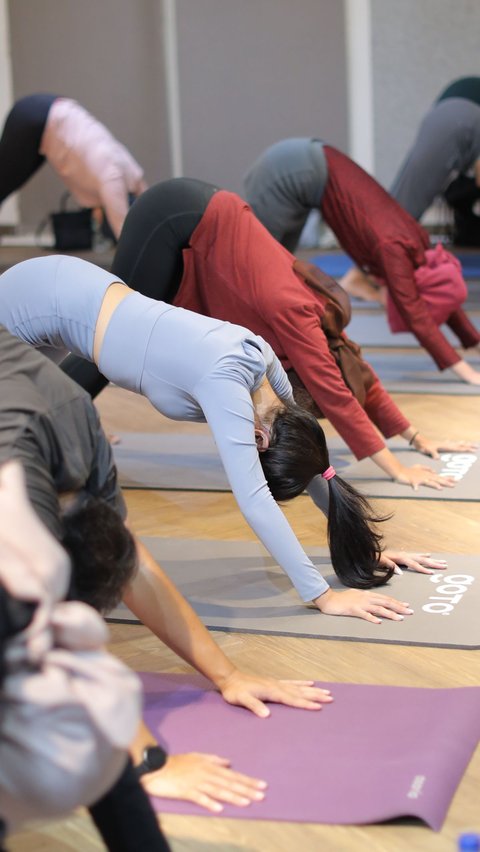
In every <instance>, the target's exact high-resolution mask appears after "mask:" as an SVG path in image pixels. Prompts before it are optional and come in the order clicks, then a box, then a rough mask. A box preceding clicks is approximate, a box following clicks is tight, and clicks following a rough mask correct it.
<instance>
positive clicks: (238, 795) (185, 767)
mask: <svg viewBox="0 0 480 852" xmlns="http://www.w3.org/2000/svg"><path fill="white" fill-rule="evenodd" d="M142 783H143V786H144V788H145V790H146V791H147V793H148V794H149V795H150V796H157V797H162V798H166V799H181V800H182V801H185V802H193V803H194V804H196V805H199V806H200V807H201V808H205V809H206V810H208V811H212V812H213V813H220V811H223V804H222V802H224V803H227V804H229V805H236V806H237V807H240V808H242V807H243V808H244V807H246V806H247V805H250V804H251V802H260V801H261V800H262V799H263V798H264V796H265V793H264V792H263V791H264V790H265V788H266V786H267V783H266V781H261V780H260V779H258V778H250V776H248V775H243V773H241V772H235V771H234V770H233V769H231V767H230V761H229V760H228V759H227V758H224V757H219V756H218V755H216V754H198V753H197V752H191V753H190V754H172V755H170V756H169V757H168V760H167V762H166V764H165V766H163V767H162V769H160V770H159V771H158V772H153V773H152V774H151V775H145V776H144V778H143V779H142Z"/></svg>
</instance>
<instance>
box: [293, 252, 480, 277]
mask: <svg viewBox="0 0 480 852" xmlns="http://www.w3.org/2000/svg"><path fill="white" fill-rule="evenodd" d="M453 253H454V254H455V255H456V257H458V259H459V261H460V263H461V264H462V272H463V277H464V278H466V279H471V278H474V279H475V278H480V253H478V252H472V253H470V252H456V251H455V252H453ZM310 263H314V264H315V265H316V266H318V267H319V268H320V269H322V270H323V272H326V273H327V275H332V276H333V278H340V277H341V276H342V275H345V273H346V272H348V270H349V269H351V267H352V266H353V261H352V259H351V258H350V257H349V256H348V255H347V254H344V252H328V253H327V252H326V253H325V254H317V255H315V257H312V258H310Z"/></svg>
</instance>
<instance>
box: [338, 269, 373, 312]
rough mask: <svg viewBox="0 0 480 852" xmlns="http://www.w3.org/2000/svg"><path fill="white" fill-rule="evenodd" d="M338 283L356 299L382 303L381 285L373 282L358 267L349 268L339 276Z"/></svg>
mask: <svg viewBox="0 0 480 852" xmlns="http://www.w3.org/2000/svg"><path fill="white" fill-rule="evenodd" d="M338 283H339V284H340V287H343V289H344V290H345V291H346V292H347V293H348V295H349V296H354V297H355V298H356V299H363V301H364V302H380V303H381V304H384V298H383V295H384V294H383V292H382V291H383V287H379V286H378V285H376V284H374V283H373V280H372V279H371V278H369V277H368V276H367V275H365V274H364V273H363V272H362V271H361V270H360V269H357V267H356V266H354V267H352V269H349V270H348V272H346V273H345V275H344V276H343V277H342V278H340V280H339V282H338Z"/></svg>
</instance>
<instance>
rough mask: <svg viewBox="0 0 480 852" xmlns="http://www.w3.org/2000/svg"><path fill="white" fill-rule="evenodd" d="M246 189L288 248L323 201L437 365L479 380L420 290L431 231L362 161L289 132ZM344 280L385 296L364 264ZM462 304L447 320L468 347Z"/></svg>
mask: <svg viewBox="0 0 480 852" xmlns="http://www.w3.org/2000/svg"><path fill="white" fill-rule="evenodd" d="M245 190H246V197H247V200H248V202H249V204H251V206H252V209H253V211H254V213H255V215H256V216H258V218H259V219H260V221H261V222H262V223H263V224H264V225H265V227H266V228H267V229H268V230H269V231H270V233H271V234H273V236H274V237H275V238H276V239H277V240H279V241H280V242H281V243H282V245H284V246H285V247H286V248H288V249H289V250H293V249H294V247H295V245H296V244H297V242H298V238H299V235H300V232H301V230H302V227H303V224H304V223H305V220H306V218H307V215H308V213H309V212H310V210H311V209H313V208H318V209H319V210H320V212H321V214H322V217H323V219H324V220H325V222H326V223H327V225H329V227H330V228H331V229H332V231H333V232H334V234H335V236H336V237H337V239H338V242H339V243H340V245H341V246H342V248H344V249H345V251H346V252H347V253H348V254H349V255H350V256H351V257H352V258H353V260H354V261H355V263H356V264H357V266H359V267H360V268H361V269H362V270H363V271H364V272H366V273H368V274H370V275H373V276H375V277H376V278H378V279H381V281H382V282H383V283H384V285H385V289H386V291H387V294H388V298H391V300H392V302H393V303H394V306H395V308H396V310H397V312H398V314H399V315H400V318H401V320H402V321H403V323H404V325H405V328H406V330H408V331H411V332H412V333H413V334H414V335H415V337H416V338H417V340H418V342H419V343H420V345H421V346H423V347H424V348H425V349H426V350H427V351H428V352H429V354H430V355H431V356H432V358H433V360H434V361H435V363H436V364H437V366H438V367H439V369H440V370H445V369H446V368H447V367H451V368H452V369H453V370H454V372H455V373H456V374H457V375H458V377H459V378H460V379H462V381H466V382H469V383H470V384H475V385H478V384H480V373H479V372H478V371H476V370H474V369H473V367H471V366H470V365H469V364H468V363H467V362H466V361H464V360H463V359H462V358H461V357H460V356H459V355H458V353H457V352H456V351H455V349H454V348H453V346H451V344H450V343H449V342H448V340H447V339H446V337H445V336H444V334H443V332H442V331H441V330H440V328H439V325H438V324H437V322H436V321H435V319H434V318H433V316H432V313H431V311H430V310H429V308H428V306H427V304H426V302H425V300H424V298H423V297H422V295H421V294H420V292H419V289H418V285H417V283H416V280H415V272H416V270H418V269H419V268H421V267H423V266H424V265H425V263H426V257H425V252H426V250H427V249H428V248H429V239H428V235H427V233H426V232H425V231H424V230H423V228H421V227H420V225H419V224H418V223H417V222H415V221H414V219H413V218H412V217H411V216H410V215H409V214H408V213H406V212H405V210H403V209H402V207H400V205H399V204H398V203H397V202H396V201H395V200H394V199H392V198H391V197H390V196H389V195H388V193H387V192H385V190H384V189H383V188H382V187H381V186H380V184H378V183H377V182H376V181H375V180H374V179H373V178H372V177H370V175H368V174H367V173H366V172H365V171H364V170H363V169H361V168H360V166H357V165H356V163H354V162H353V161H352V160H350V159H349V157H346V156H345V155H344V154H342V153H341V152H340V151H337V150H336V149H335V148H332V147H331V146H330V145H324V144H323V143H322V142H321V141H320V140H318V139H308V138H293V139H284V140H282V141H281V142H277V143H276V144H275V145H272V146H271V147H270V148H267V150H266V151H264V153H263V154H262V155H261V156H260V157H259V158H258V160H257V161H256V162H255V163H254V164H253V166H252V168H251V169H250V170H249V172H248V173H247V175H246V177H245ZM342 285H343V286H344V287H345V289H346V290H347V292H349V293H351V294H352V295H358V296H360V297H361V298H366V299H368V300H370V301H372V300H379V299H380V300H381V301H383V298H382V288H380V296H379V292H378V288H377V289H376V288H374V287H373V286H372V285H371V284H369V283H368V282H366V281H365V279H364V276H363V275H362V274H361V273H360V274H359V272H358V270H354V271H352V273H351V274H348V273H347V276H346V277H345V279H344V281H343V282H342ZM460 304H461V299H460V300H459V301H458V303H457V305H458V306H457V307H456V309H452V310H451V313H450V314H449V315H448V316H447V317H446V318H445V321H446V322H447V324H448V325H449V326H450V328H451V329H452V331H453V332H454V333H455V335H456V336H457V337H458V339H459V341H460V342H461V345H462V346H463V347H464V348H465V349H468V348H471V347H474V346H478V344H479V343H480V334H479V332H478V331H477V330H476V328H475V327H474V326H473V325H472V323H471V322H470V320H469V319H468V317H467V315H466V314H465V313H464V311H463V310H462V309H461V307H460ZM442 321H443V319H442Z"/></svg>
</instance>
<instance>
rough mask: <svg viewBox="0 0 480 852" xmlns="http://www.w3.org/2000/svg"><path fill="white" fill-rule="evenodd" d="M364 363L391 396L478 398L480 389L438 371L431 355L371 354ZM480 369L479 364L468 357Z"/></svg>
mask: <svg viewBox="0 0 480 852" xmlns="http://www.w3.org/2000/svg"><path fill="white" fill-rule="evenodd" d="M364 357H365V360H366V361H367V362H368V363H369V364H370V366H371V367H373V369H374V370H375V372H376V373H377V374H378V376H379V377H380V379H381V381H382V383H383V385H384V386H385V388H386V389H387V390H388V391H389V392H390V393H421V394H440V395H442V396H444V395H447V396H448V395H452V396H479V395H480V387H479V386H478V385H468V384H467V383H466V382H461V381H460V380H459V379H458V377H457V376H456V375H455V373H454V372H453V370H442V371H440V370H438V369H437V366H436V364H435V363H434V361H433V360H432V358H430V356H429V355H427V354H423V351H422V352H420V353H419V352H408V351H405V352H382V353H379V352H368V353H364ZM467 360H468V362H469V363H470V364H471V365H472V366H473V367H475V368H476V369H480V360H479V359H478V358H476V359H475V358H471V357H470V356H467Z"/></svg>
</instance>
